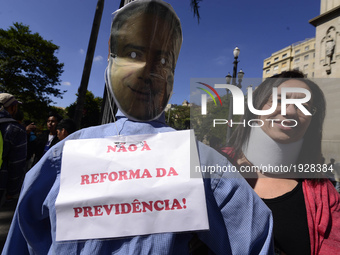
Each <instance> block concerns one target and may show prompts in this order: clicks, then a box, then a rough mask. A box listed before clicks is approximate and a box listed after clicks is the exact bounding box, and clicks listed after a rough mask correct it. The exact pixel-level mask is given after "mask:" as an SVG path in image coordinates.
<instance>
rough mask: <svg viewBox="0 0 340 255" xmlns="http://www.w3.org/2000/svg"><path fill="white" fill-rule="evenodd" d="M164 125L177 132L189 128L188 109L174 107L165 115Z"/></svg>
mask: <svg viewBox="0 0 340 255" xmlns="http://www.w3.org/2000/svg"><path fill="white" fill-rule="evenodd" d="M165 121H166V123H167V124H168V125H169V126H170V127H172V128H174V129H177V130H183V129H189V128H190V107H189V106H182V105H175V106H173V107H171V109H169V110H168V111H167V112H166V113H165Z"/></svg>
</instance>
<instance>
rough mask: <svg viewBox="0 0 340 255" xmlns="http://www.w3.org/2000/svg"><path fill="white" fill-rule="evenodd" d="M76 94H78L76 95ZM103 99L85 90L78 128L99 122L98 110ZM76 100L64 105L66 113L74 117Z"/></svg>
mask: <svg viewBox="0 0 340 255" xmlns="http://www.w3.org/2000/svg"><path fill="white" fill-rule="evenodd" d="M77 96H78V95H77ZM102 103H103V99H102V98H101V97H95V96H94V95H93V93H92V92H91V91H86V95H85V103H84V107H83V111H82V116H81V123H80V128H84V127H90V126H96V125H98V124H100V123H99V122H100V110H101V105H102ZM76 106H77V102H74V103H73V104H71V105H70V106H68V107H66V111H67V115H68V116H69V117H70V118H74V115H75V112H76Z"/></svg>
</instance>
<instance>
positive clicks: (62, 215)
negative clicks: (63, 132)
mask: <svg viewBox="0 0 340 255" xmlns="http://www.w3.org/2000/svg"><path fill="white" fill-rule="evenodd" d="M190 146H195V148H196V142H195V138H194V134H193V131H177V132H168V133H159V134H153V135H134V136H117V137H109V138H101V139H80V140H70V141H66V143H65V146H64V149H63V157H62V167H61V176H60V178H61V179H60V192H59V195H58V198H57V201H56V213H57V236H56V239H57V241H67V240H81V239H96V238H116V237H128V236H135V235H146V234H153V233H164V232H182V231H194V230H207V229H209V225H208V217H207V209H206V202H205V193H204V186H203V180H202V178H190V162H191V164H193V163H194V165H198V164H199V162H198V161H199V160H198V155H197V148H196V154H195V155H194V156H193V155H192V154H191V155H190ZM190 156H191V159H190ZM193 157H194V158H193Z"/></svg>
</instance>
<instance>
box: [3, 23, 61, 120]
mask: <svg viewBox="0 0 340 255" xmlns="http://www.w3.org/2000/svg"><path fill="white" fill-rule="evenodd" d="M58 49H59V46H57V45H55V44H53V43H52V42H51V41H47V40H44V39H43V38H42V37H41V36H40V35H39V34H38V33H34V34H33V33H32V32H31V31H30V29H29V26H26V25H23V24H22V23H14V24H13V26H10V27H9V29H8V30H3V29H0V91H1V92H7V93H10V94H13V95H15V97H16V98H18V99H19V100H21V101H22V102H23V103H24V107H23V108H24V111H27V112H30V114H31V115H32V116H31V117H32V118H35V117H39V115H41V113H40V108H41V107H44V108H46V107H48V105H49V104H50V103H51V102H52V100H51V99H50V96H54V97H59V98H62V94H63V93H65V91H61V90H60V89H58V88H56V86H58V85H60V75H61V74H62V72H63V66H64V64H63V63H59V60H58V58H57V57H56V56H55V53H57V51H58Z"/></svg>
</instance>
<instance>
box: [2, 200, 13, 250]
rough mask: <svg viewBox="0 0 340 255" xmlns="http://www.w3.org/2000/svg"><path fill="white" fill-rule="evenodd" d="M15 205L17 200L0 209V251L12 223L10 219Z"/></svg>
mask: <svg viewBox="0 0 340 255" xmlns="http://www.w3.org/2000/svg"><path fill="white" fill-rule="evenodd" d="M16 204H17V199H16V200H13V201H11V202H7V203H5V204H4V205H3V206H2V207H1V208H0V251H2V248H3V247H4V245H5V241H6V237H7V233H8V230H9V227H10V225H11V222H12V217H13V214H14V210H15V207H16Z"/></svg>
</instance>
